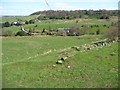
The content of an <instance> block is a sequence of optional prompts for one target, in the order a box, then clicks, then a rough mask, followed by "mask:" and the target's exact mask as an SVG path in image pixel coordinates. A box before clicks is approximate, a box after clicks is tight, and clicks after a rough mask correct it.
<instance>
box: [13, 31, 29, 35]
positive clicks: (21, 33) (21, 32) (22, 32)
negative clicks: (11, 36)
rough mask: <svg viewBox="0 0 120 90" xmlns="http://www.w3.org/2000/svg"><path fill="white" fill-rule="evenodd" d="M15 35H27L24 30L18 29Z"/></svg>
mask: <svg viewBox="0 0 120 90" xmlns="http://www.w3.org/2000/svg"><path fill="white" fill-rule="evenodd" d="M15 36H28V34H27V33H26V32H24V31H19V32H17V33H16V35H15Z"/></svg>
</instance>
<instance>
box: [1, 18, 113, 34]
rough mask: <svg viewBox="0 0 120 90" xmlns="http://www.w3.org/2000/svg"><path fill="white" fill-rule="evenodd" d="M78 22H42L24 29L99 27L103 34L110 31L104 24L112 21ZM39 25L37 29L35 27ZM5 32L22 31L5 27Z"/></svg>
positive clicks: (91, 20)
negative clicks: (107, 30)
mask: <svg viewBox="0 0 120 90" xmlns="http://www.w3.org/2000/svg"><path fill="white" fill-rule="evenodd" d="M76 20H77V19H75V20H44V21H41V22H37V23H35V24H28V25H24V28H25V29H26V30H29V29H30V28H34V29H35V30H42V29H43V28H45V29H47V30H49V29H58V28H70V27H72V26H79V27H80V26H82V25H99V29H100V31H101V32H103V31H105V30H106V29H108V28H107V27H103V25H104V24H106V25H107V26H109V25H110V24H111V21H106V20H97V19H88V20H82V19H78V20H79V22H78V23H77V24H76ZM36 25H37V27H35V26H36ZM3 30H12V31H14V32H17V31H19V30H20V27H17V26H12V27H4V28H3ZM88 30H89V32H95V31H96V30H97V28H96V27H93V28H88Z"/></svg>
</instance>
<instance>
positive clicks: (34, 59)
mask: <svg viewBox="0 0 120 90" xmlns="http://www.w3.org/2000/svg"><path fill="white" fill-rule="evenodd" d="M101 39H103V37H102V36H95V35H89V36H87V35H84V36H79V37H76V36H75V37H67V36H66V37H63V36H61V37H60V36H32V37H3V39H2V51H3V52H2V65H3V67H2V70H3V75H2V76H3V77H2V79H3V80H2V81H3V83H2V84H3V88H62V87H63V88H100V87H104V88H116V87H118V55H117V54H118V43H117V42H115V43H113V44H111V45H110V46H105V47H103V48H97V49H93V50H91V51H87V52H79V51H75V55H74V56H72V57H70V58H69V59H68V60H67V61H65V62H64V63H63V64H62V65H56V61H57V60H58V59H59V56H60V55H61V53H63V52H62V51H64V50H67V49H68V48H70V47H72V46H80V45H84V44H90V43H91V42H93V41H96V40H101ZM73 52H74V51H68V53H71V54H72V53H73ZM112 53H114V55H113V56H111V54H112ZM53 65H56V66H55V67H53ZM67 66H70V67H71V68H67Z"/></svg>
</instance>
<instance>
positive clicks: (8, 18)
mask: <svg viewBox="0 0 120 90" xmlns="http://www.w3.org/2000/svg"><path fill="white" fill-rule="evenodd" d="M38 16H39V15H31V16H10V17H2V22H16V21H17V20H18V19H20V20H31V19H34V18H36V17H38Z"/></svg>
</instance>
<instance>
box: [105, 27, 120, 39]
mask: <svg viewBox="0 0 120 90" xmlns="http://www.w3.org/2000/svg"><path fill="white" fill-rule="evenodd" d="M104 36H105V37H106V38H108V39H110V40H115V39H116V38H117V37H118V28H117V27H111V28H109V29H108V30H107V31H105V32H104Z"/></svg>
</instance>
